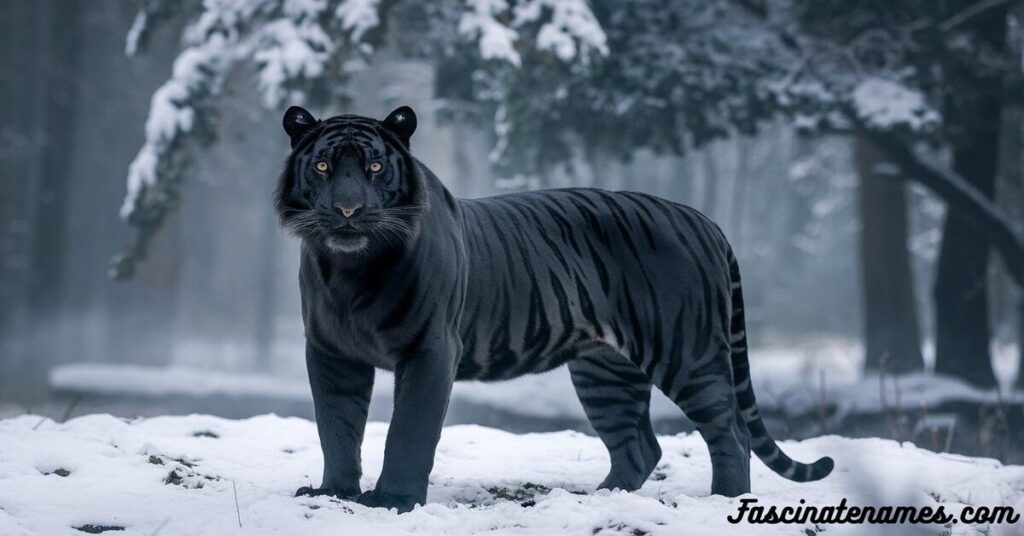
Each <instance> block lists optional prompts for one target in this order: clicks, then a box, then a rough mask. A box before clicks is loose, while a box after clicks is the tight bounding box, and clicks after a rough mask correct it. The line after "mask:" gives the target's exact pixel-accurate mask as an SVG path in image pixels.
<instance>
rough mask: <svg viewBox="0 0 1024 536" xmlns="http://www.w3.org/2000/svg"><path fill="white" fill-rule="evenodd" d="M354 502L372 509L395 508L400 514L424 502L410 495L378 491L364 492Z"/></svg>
mask: <svg viewBox="0 0 1024 536" xmlns="http://www.w3.org/2000/svg"><path fill="white" fill-rule="evenodd" d="M353 500H354V501H355V502H357V503H359V504H361V505H363V506H369V507H370V508H387V509H391V508H394V509H396V510H398V513H399V514H404V513H406V512H409V511H411V510H412V509H413V508H415V507H416V505H417V504H422V503H423V502H424V501H423V500H422V499H417V498H416V497H412V496H410V495H395V494H391V493H381V492H379V491H377V490H372V491H364V492H363V493H360V494H359V495H357V496H356V497H355V498H354V499H353Z"/></svg>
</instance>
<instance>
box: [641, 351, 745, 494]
mask: <svg viewBox="0 0 1024 536" xmlns="http://www.w3.org/2000/svg"><path fill="white" fill-rule="evenodd" d="M715 351H716V350H712V352H715ZM724 352H725V353H724V355H722V356H705V357H706V358H705V359H701V360H699V362H704V363H705V365H704V366H703V367H700V369H698V370H696V371H691V372H690V373H689V374H686V375H685V376H686V379H685V380H683V381H678V379H676V382H677V384H671V383H670V384H668V385H663V386H662V391H663V392H664V393H665V394H666V395H667V396H668V397H669V399H671V400H672V401H673V402H675V404H676V405H677V406H679V408H680V409H682V410H683V412H684V413H685V414H686V417H687V418H688V419H690V420H691V421H693V423H694V425H695V426H696V427H697V431H698V432H699V433H700V435H701V437H702V438H703V439H704V442H705V443H707V445H708V452H709V454H710V455H711V493H712V494H715V495H724V496H726V497H736V496H738V495H743V494H744V493H750V431H749V430H748V429H747V425H746V423H745V422H744V420H743V417H742V416H741V415H740V412H739V406H738V404H737V402H736V395H735V392H734V391H733V386H732V382H731V379H732V374H731V373H730V371H729V368H728V361H727V360H728V359H729V356H728V348H727V347H726V348H725V350H724ZM707 358H710V359H707ZM665 380H667V381H669V382H671V381H672V379H668V378H666V379H665ZM659 385H661V384H659Z"/></svg>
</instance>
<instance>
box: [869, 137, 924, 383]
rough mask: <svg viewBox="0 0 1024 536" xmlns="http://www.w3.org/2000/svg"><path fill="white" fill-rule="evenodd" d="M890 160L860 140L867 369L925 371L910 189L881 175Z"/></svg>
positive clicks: (891, 371) (872, 146)
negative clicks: (910, 229)
mask: <svg viewBox="0 0 1024 536" xmlns="http://www.w3.org/2000/svg"><path fill="white" fill-rule="evenodd" d="M886 160H887V157H886V155H885V153H884V152H883V151H882V149H880V148H879V147H877V146H876V145H874V144H873V143H872V142H871V141H869V140H867V139H865V138H863V137H858V138H857V140H856V148H855V155H854V162H855V166H856V168H857V174H858V175H859V177H860V214H861V256H860V258H861V276H862V279H863V282H864V286H863V288H864V347H865V350H864V352H865V362H864V366H865V368H866V369H867V370H872V371H876V372H877V371H885V372H889V373H903V372H913V371H920V370H923V369H924V359H923V358H922V357H921V332H920V328H919V326H918V323H917V322H918V318H917V304H916V301H915V299H914V284H913V279H912V275H911V270H910V254H909V252H908V250H907V200H906V195H905V192H904V188H905V186H904V185H903V183H901V182H898V181H894V180H892V178H890V177H885V176H879V175H877V174H876V172H875V170H876V169H878V166H879V164H884V163H885V162H886Z"/></svg>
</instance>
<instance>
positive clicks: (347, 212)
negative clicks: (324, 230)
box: [334, 203, 363, 218]
mask: <svg viewBox="0 0 1024 536" xmlns="http://www.w3.org/2000/svg"><path fill="white" fill-rule="evenodd" d="M334 208H335V209H336V210H337V211H338V212H340V213H341V215H342V216H345V217H346V218H351V217H352V215H353V214H355V213H356V211H357V210H359V209H361V208H363V203H359V204H358V205H353V206H351V207H346V206H345V205H342V204H341V203H335V204H334Z"/></svg>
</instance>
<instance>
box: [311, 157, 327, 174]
mask: <svg viewBox="0 0 1024 536" xmlns="http://www.w3.org/2000/svg"><path fill="white" fill-rule="evenodd" d="M313 167H315V168H316V170H317V171H319V172H320V173H323V172H325V171H327V162H324V161H323V160H321V161H319V162H317V163H316V164H315V165H314V166H313Z"/></svg>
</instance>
